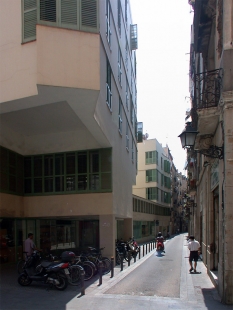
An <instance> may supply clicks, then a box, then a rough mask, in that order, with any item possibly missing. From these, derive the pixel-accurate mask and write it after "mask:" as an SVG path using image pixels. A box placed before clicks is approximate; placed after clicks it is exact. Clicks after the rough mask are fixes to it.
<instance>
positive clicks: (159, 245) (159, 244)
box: [156, 241, 164, 252]
mask: <svg viewBox="0 0 233 310" xmlns="http://www.w3.org/2000/svg"><path fill="white" fill-rule="evenodd" d="M156 251H157V252H164V244H163V242H162V241H158V242H157V247H156Z"/></svg>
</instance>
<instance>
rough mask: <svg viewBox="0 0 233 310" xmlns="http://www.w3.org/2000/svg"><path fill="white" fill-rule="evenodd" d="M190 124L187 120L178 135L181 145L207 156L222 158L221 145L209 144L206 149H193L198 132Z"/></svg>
mask: <svg viewBox="0 0 233 310" xmlns="http://www.w3.org/2000/svg"><path fill="white" fill-rule="evenodd" d="M191 124H192V123H191V122H187V123H186V127H185V129H184V130H183V131H182V133H181V134H180V135H179V136H178V137H179V138H180V141H181V145H182V147H183V148H186V149H190V150H192V151H193V152H195V153H200V154H202V155H205V156H207V157H211V158H218V159H223V146H221V147H219V146H216V145H210V147H209V148H208V149H202V150H194V144H195V140H196V136H197V134H198V133H199V132H198V131H196V130H195V129H194V128H193V127H192V125H191Z"/></svg>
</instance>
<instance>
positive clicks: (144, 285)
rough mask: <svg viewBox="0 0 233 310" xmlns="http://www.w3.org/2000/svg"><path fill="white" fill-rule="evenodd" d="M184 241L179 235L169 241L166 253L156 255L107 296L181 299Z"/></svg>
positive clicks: (166, 245) (110, 290) (107, 292)
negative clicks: (121, 295)
mask: <svg viewBox="0 0 233 310" xmlns="http://www.w3.org/2000/svg"><path fill="white" fill-rule="evenodd" d="M183 239H184V236H183V235H177V236H174V237H173V238H171V239H169V240H167V241H166V243H165V253H162V254H158V253H154V254H153V255H152V256H151V257H149V258H148V259H147V260H146V261H145V262H144V263H143V264H142V265H140V266H139V267H138V268H136V269H135V270H134V272H131V273H130V274H129V275H128V276H126V277H125V278H124V279H123V280H121V281H120V282H119V283H118V285H116V286H114V287H113V288H111V289H109V290H108V291H106V292H105V294H123V295H136V296H159V297H173V298H179V297H180V276H181V263H182V251H183Z"/></svg>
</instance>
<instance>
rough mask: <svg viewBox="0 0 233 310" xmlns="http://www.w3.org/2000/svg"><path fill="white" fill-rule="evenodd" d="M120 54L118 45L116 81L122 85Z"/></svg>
mask: <svg viewBox="0 0 233 310" xmlns="http://www.w3.org/2000/svg"><path fill="white" fill-rule="evenodd" d="M121 65H122V56H121V49H120V47H118V81H119V83H120V85H121V86H122V68H121Z"/></svg>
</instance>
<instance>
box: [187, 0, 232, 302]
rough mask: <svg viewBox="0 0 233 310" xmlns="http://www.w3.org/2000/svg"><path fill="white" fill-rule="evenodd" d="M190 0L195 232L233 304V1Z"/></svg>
mask: <svg viewBox="0 0 233 310" xmlns="http://www.w3.org/2000/svg"><path fill="white" fill-rule="evenodd" d="M189 3H190V4H192V7H193V10H194V21H193V26H192V37H191V50H190V82H191V83H190V95H191V99H192V110H191V116H192V126H193V127H194V128H195V129H196V130H197V131H198V135H197V137H196V141H195V145H194V149H195V150H197V151H198V153H197V152H195V151H194V152H193V150H192V149H190V150H189V151H188V153H187V154H188V162H189V166H188V171H189V174H188V187H189V194H190V196H191V199H192V202H191V203H189V207H190V213H191V214H192V216H191V220H192V223H191V225H190V231H189V232H190V234H195V237H196V239H197V240H200V241H201V246H202V255H203V261H204V263H205V264H206V266H207V270H208V273H209V275H210V276H211V278H212V279H215V280H213V281H214V283H215V285H216V286H217V287H218V290H219V293H220V295H221V298H222V302H224V303H227V304H233V294H232V292H233V282H232V279H233V243H232V240H233V216H232V215H233V202H232V190H233V165H232V163H233V139H232V134H233V43H232V42H233V1H232V0H217V1H210V0H205V1H200V0H196V1H189ZM211 145H214V146H217V147H218V148H220V149H218V148H216V147H215V148H213V147H211ZM221 148H223V154H222V153H221ZM211 150H212V151H213V150H215V152H212V151H211ZM200 152H201V153H200ZM201 154H205V155H201ZM191 163H192V165H191Z"/></svg>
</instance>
